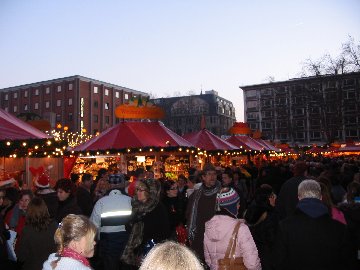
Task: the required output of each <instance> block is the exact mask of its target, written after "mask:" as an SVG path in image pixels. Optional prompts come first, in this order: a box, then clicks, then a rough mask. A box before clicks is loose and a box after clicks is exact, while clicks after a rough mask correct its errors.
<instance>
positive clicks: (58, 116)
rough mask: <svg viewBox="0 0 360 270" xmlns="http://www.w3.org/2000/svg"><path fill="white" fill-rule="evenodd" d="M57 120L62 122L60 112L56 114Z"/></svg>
mask: <svg viewBox="0 0 360 270" xmlns="http://www.w3.org/2000/svg"><path fill="white" fill-rule="evenodd" d="M56 122H61V115H60V114H57V115H56Z"/></svg>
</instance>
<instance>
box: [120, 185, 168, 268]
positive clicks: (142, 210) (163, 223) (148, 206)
mask: <svg viewBox="0 0 360 270" xmlns="http://www.w3.org/2000/svg"><path fill="white" fill-rule="evenodd" d="M160 191H161V187H160V183H159V182H158V181H157V180H155V179H141V180H138V181H137V183H136V189H135V196H134V197H133V199H132V210H133V215H134V219H133V221H132V222H131V223H132V224H131V225H132V228H131V233H130V236H129V240H128V242H127V244H126V247H125V250H124V253H123V255H122V257H121V259H122V260H123V261H124V262H125V263H126V264H128V265H132V266H138V265H139V264H140V261H141V259H142V257H143V255H144V254H145V253H146V251H147V249H149V248H151V245H153V243H154V242H155V243H159V242H161V241H163V240H165V239H167V238H169V236H170V227H169V219H168V216H167V213H166V209H165V207H164V205H163V204H162V203H160V202H159V199H160Z"/></svg>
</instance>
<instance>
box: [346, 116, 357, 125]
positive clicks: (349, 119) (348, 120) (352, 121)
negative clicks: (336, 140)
mask: <svg viewBox="0 0 360 270" xmlns="http://www.w3.org/2000/svg"><path fill="white" fill-rule="evenodd" d="M344 120H345V124H356V117H354V116H346V117H345V119H344Z"/></svg>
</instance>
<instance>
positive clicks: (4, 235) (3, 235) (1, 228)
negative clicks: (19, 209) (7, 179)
mask: <svg viewBox="0 0 360 270" xmlns="http://www.w3.org/2000/svg"><path fill="white" fill-rule="evenodd" d="M5 195H6V190H5V189H3V188H0V209H1V208H2V207H3V205H4V200H5ZM9 239H10V233H9V231H8V229H7V228H6V225H5V222H4V219H3V216H2V215H0V267H1V269H12V267H13V266H14V265H12V264H13V263H12V262H11V261H10V260H9V259H8V251H7V240H9Z"/></svg>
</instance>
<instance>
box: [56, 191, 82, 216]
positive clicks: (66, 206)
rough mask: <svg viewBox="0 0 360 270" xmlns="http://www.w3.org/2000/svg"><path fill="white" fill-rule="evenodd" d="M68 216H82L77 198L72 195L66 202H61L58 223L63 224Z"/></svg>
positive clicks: (57, 214) (57, 213) (58, 210)
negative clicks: (63, 220)
mask: <svg viewBox="0 0 360 270" xmlns="http://www.w3.org/2000/svg"><path fill="white" fill-rule="evenodd" d="M68 214H75V215H80V214H82V212H81V209H80V207H79V206H78V204H77V202H76V198H75V197H73V196H72V195H70V197H69V198H67V199H66V200H65V201H59V205H58V209H57V212H56V216H55V218H56V221H57V222H59V223H60V222H61V221H62V219H63V218H64V217H66V216H67V215H68Z"/></svg>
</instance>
